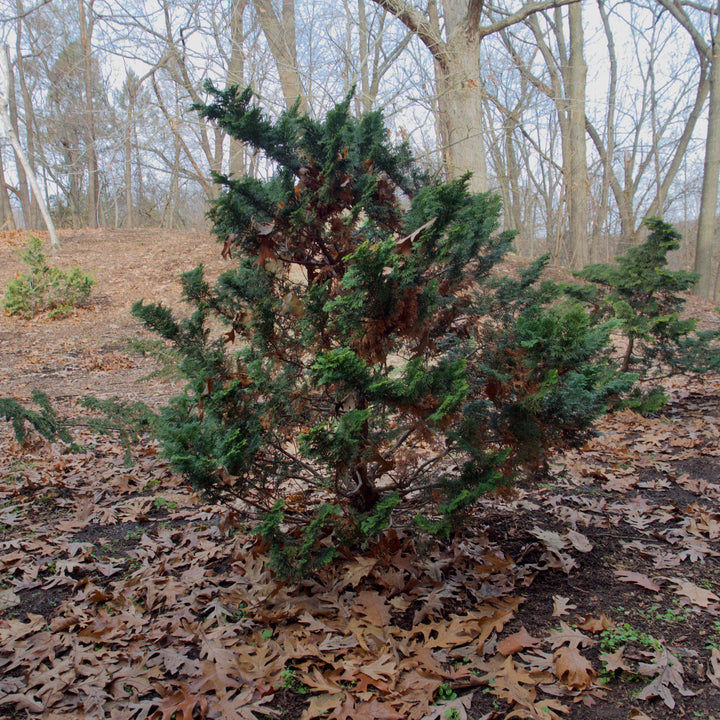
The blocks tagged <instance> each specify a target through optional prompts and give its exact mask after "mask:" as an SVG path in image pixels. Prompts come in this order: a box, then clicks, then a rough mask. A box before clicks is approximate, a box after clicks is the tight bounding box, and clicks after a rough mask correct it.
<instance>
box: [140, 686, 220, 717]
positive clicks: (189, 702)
mask: <svg viewBox="0 0 720 720" xmlns="http://www.w3.org/2000/svg"><path fill="white" fill-rule="evenodd" d="M198 706H199V708H198V709H199V711H200V717H201V718H204V717H206V713H207V709H208V701H207V698H206V697H205V696H204V695H198V694H196V693H193V692H192V691H190V690H189V689H188V687H187V686H186V685H181V686H180V689H179V690H178V691H177V692H175V693H173V694H172V695H168V696H167V697H164V698H163V699H162V701H161V702H160V703H159V707H158V709H157V710H156V711H155V712H154V713H153V714H152V715H151V718H153V720H154V719H155V718H158V719H159V720H180V717H179V715H178V713H182V720H193V714H194V712H195V708H196V707H198Z"/></svg>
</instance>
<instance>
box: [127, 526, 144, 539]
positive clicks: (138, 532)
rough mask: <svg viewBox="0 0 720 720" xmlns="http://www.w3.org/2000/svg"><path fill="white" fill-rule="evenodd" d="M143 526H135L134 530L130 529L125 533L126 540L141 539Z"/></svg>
mask: <svg viewBox="0 0 720 720" xmlns="http://www.w3.org/2000/svg"><path fill="white" fill-rule="evenodd" d="M143 532H144V531H143V529H142V528H135V529H134V530H128V531H127V532H126V533H125V539H126V540H139V539H140V538H141V537H142V536H143Z"/></svg>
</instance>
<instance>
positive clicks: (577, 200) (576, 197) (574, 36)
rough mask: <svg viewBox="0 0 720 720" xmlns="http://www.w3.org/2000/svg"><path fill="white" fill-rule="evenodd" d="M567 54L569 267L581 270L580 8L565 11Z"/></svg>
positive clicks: (584, 256)
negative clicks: (566, 14)
mask: <svg viewBox="0 0 720 720" xmlns="http://www.w3.org/2000/svg"><path fill="white" fill-rule="evenodd" d="M568 21H569V30H570V55H569V62H568V67H567V83H566V86H567V96H566V97H567V101H568V152H569V156H570V157H569V159H568V162H567V164H566V167H567V170H568V175H567V177H566V178H565V187H566V190H567V192H568V202H567V205H568V213H569V218H568V235H569V238H568V239H569V245H570V264H571V266H572V267H573V268H575V269H581V268H583V267H585V265H587V263H588V257H589V253H588V234H587V181H588V175H587V155H586V151H585V78H586V75H587V66H586V65H585V59H584V57H583V47H584V39H583V27H582V5H581V4H580V3H574V4H573V5H570V7H569V8H568Z"/></svg>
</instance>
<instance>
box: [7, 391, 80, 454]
mask: <svg viewBox="0 0 720 720" xmlns="http://www.w3.org/2000/svg"><path fill="white" fill-rule="evenodd" d="M32 399H33V401H34V402H35V404H36V405H37V406H38V407H39V411H38V410H32V409H30V408H26V407H25V406H24V405H21V404H20V403H19V402H18V401H17V400H14V399H13V398H4V397H0V418H3V419H5V420H8V421H9V422H10V423H11V424H12V428H13V433H14V434H15V439H16V440H17V441H18V442H19V443H20V444H22V443H23V442H24V441H25V438H26V437H27V434H28V428H27V426H28V425H30V426H31V427H32V428H33V429H34V430H35V431H36V432H38V433H39V434H40V435H42V436H43V437H44V438H46V439H47V440H55V438H60V439H61V440H62V441H63V442H66V443H67V444H68V445H71V446H73V441H72V437H71V436H70V433H69V432H68V430H67V425H68V422H67V420H65V419H64V418H59V417H58V416H57V413H56V412H55V410H54V409H53V407H52V405H51V404H50V398H48V396H47V395H46V394H45V393H43V392H40V391H39V390H33V391H32ZM73 447H76V446H73Z"/></svg>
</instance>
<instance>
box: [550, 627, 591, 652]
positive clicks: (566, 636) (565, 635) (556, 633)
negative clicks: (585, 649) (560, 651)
mask: <svg viewBox="0 0 720 720" xmlns="http://www.w3.org/2000/svg"><path fill="white" fill-rule="evenodd" d="M550 642H551V644H552V647H553V650H555V649H557V648H559V647H560V646H561V645H565V644H568V645H569V646H570V647H572V648H577V647H578V646H580V645H583V646H586V645H592V644H594V643H595V642H596V641H595V640H593V639H592V638H589V637H588V636H587V635H584V634H583V633H581V632H580V631H579V630H575V629H574V628H571V627H570V626H569V625H568V624H567V623H566V622H565V621H564V620H561V621H560V630H551V631H550Z"/></svg>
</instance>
